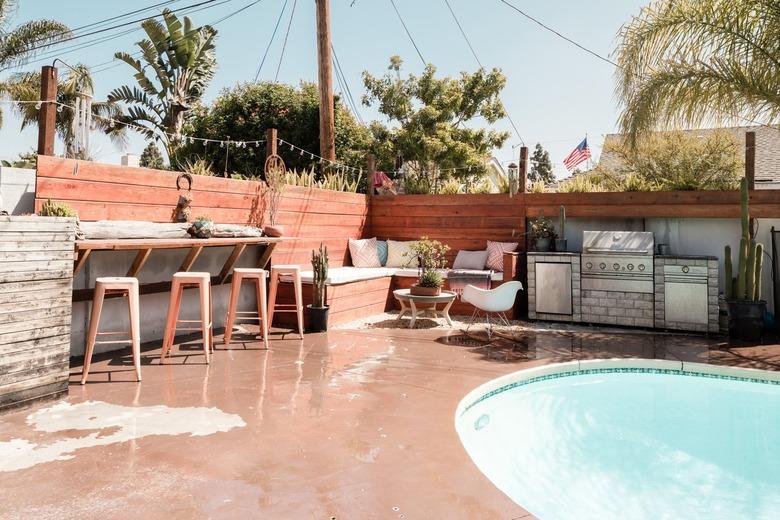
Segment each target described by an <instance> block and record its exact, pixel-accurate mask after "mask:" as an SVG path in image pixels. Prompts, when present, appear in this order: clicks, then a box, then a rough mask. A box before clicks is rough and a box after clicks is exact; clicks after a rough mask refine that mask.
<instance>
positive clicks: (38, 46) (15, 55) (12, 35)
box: [0, 0, 70, 125]
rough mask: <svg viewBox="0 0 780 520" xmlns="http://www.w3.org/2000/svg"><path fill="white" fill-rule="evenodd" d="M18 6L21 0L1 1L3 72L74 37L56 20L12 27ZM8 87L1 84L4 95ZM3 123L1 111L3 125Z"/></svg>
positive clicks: (1, 64)
mask: <svg viewBox="0 0 780 520" xmlns="http://www.w3.org/2000/svg"><path fill="white" fill-rule="evenodd" d="M18 3H19V2H18V1H17V0H0V70H6V69H9V68H11V67H16V66H19V65H22V64H23V63H24V60H25V59H27V58H29V57H30V56H32V55H33V54H34V53H35V52H36V51H39V50H43V49H45V48H46V47H47V46H48V45H52V44H54V43H57V42H58V41H60V40H63V39H65V38H67V37H68V36H70V29H69V28H68V26H67V25H65V24H63V23H60V22H57V21H54V20H31V21H29V22H26V23H24V24H22V25H20V26H18V27H14V28H11V27H9V24H10V18H11V15H12V14H13V12H14V11H15V10H16V7H17V6H18ZM7 86H8V85H7V83H5V82H0V94H4V95H8V91H7ZM2 122H3V112H2V110H1V109H0V125H2Z"/></svg>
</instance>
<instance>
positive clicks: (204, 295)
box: [199, 285, 211, 364]
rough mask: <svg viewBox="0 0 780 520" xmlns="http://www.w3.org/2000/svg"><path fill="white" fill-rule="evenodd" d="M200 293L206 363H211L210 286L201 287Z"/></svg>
mask: <svg viewBox="0 0 780 520" xmlns="http://www.w3.org/2000/svg"><path fill="white" fill-rule="evenodd" d="M199 292H200V320H201V330H202V331H203V352H204V354H206V363H207V364H208V363H210V362H211V345H210V343H211V342H210V341H209V338H210V336H211V333H210V332H209V328H210V325H211V324H210V323H209V318H210V316H209V315H210V313H211V310H210V307H211V305H209V303H210V299H211V296H210V295H209V286H208V285H201V286H200V288H199Z"/></svg>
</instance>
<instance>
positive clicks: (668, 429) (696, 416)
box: [455, 360, 780, 520]
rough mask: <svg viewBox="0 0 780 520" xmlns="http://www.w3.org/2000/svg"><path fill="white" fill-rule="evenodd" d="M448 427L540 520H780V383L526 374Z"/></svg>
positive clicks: (718, 373)
mask: <svg viewBox="0 0 780 520" xmlns="http://www.w3.org/2000/svg"><path fill="white" fill-rule="evenodd" d="M455 426H456V429H457V432H458V435H459V436H460V439H461V442H462V443H463V446H464V447H465V449H466V451H467V452H468V454H469V456H470V457H471V458H472V460H473V461H474V463H475V464H476V465H477V467H479V469H480V470H481V471H482V473H484V474H485V476H487V478H489V479H490V480H491V481H492V482H493V483H494V484H495V485H496V486H497V487H498V488H499V489H501V491H503V492H504V493H506V494H507V495H508V496H509V497H510V498H511V499H512V500H514V501H515V502H516V503H518V504H519V505H520V506H522V507H523V508H525V509H526V510H528V511H529V512H531V513H533V514H534V515H535V516H537V517H539V518H541V519H543V520H547V519H569V518H576V519H591V518H592V519H596V518H597V519H609V518H620V519H650V518H653V519H656V518H670V519H671V518H674V519H677V518H679V519H698V518H702V519H705V518H706V519H708V520H709V519H720V518H723V519H738V518H749V519H769V518H772V519H776V518H780V374H777V373H768V372H764V371H758V370H749V369H730V368H724V367H714V366H710V365H702V364H697V363H684V364H683V363H681V362H673V361H662V360H598V361H582V362H577V361H575V362H572V363H562V364H558V365H549V366H544V367H539V368H534V369H530V370H524V371H520V372H516V373H514V374H510V375H508V376H504V377H502V378H499V379H496V380H494V381H491V382H489V383H486V384H485V385H482V386H480V387H479V388H477V389H475V390H474V391H472V392H470V393H469V394H468V395H467V396H466V397H465V398H464V399H463V401H462V402H461V403H460V405H459V406H458V409H457V411H456V415H455Z"/></svg>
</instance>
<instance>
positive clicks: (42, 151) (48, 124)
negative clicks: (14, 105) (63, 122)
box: [38, 65, 57, 155]
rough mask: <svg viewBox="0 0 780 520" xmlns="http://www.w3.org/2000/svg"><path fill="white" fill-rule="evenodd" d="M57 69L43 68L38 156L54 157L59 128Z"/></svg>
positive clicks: (46, 66)
mask: <svg viewBox="0 0 780 520" xmlns="http://www.w3.org/2000/svg"><path fill="white" fill-rule="evenodd" d="M56 100H57V69H55V68H54V67H52V66H51V65H45V66H43V67H42V68H41V109H40V110H39V111H38V155H54V136H55V130H56V127H57V105H56V104H55V103H53V101H56Z"/></svg>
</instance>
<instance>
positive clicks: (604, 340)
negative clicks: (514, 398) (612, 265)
mask: <svg viewBox="0 0 780 520" xmlns="http://www.w3.org/2000/svg"><path fill="white" fill-rule="evenodd" d="M272 338H273V339H272V341H271V348H270V350H264V349H263V348H262V344H261V343H259V342H256V341H254V340H247V341H244V342H242V341H240V340H239V341H235V342H234V343H233V344H231V346H230V347H229V348H226V347H225V346H224V345H222V343H221V341H220V340H219V339H218V340H217V352H216V355H215V356H214V357H213V361H212V364H211V365H205V364H204V358H203V355H202V353H201V351H200V345H199V344H198V343H192V344H185V345H183V346H181V347H176V348H175V349H174V351H173V357H171V358H170V359H169V360H168V361H167V362H166V364H164V365H160V361H159V354H160V351H159V349H158V348H155V346H153V345H152V346H148V348H147V349H146V350H145V351H144V353H143V354H142V357H143V363H144V367H143V382H142V383H140V384H139V383H136V382H135V381H133V370H132V364H131V358H130V356H129V353H124V352H120V353H113V354H108V355H102V356H96V360H95V362H94V363H93V368H92V372H91V374H90V382H89V383H88V384H87V385H86V386H83V387H82V386H81V385H79V384H78V381H79V377H80V370H81V367H80V366H74V367H73V368H72V369H71V383H72V384H71V386H70V391H69V395H68V397H67V398H66V399H64V400H61V401H48V402H42V403H38V404H35V405H34V406H30V407H27V408H24V409H19V410H15V411H12V412H9V413H6V414H4V415H2V416H0V444H3V443H5V444H6V448H3V449H4V450H5V451H4V453H5V454H6V455H8V453H9V450H8V446H10V444H8V443H9V442H10V441H13V442H14V443H15V444H14V445H13V446H15V447H18V449H19V450H22V451H24V450H29V453H27V454H26V455H24V456H23V457H17V459H19V460H22V461H26V462H28V463H29V467H23V468H19V467H17V468H16V469H14V467H13V464H12V463H8V462H6V463H5V466H3V467H0V518H9V519H11V518H13V519H18V518H57V519H62V518H81V519H84V518H106V517H108V518H118V517H122V516H125V515H126V516H134V517H137V518H279V519H282V518H284V519H286V518H295V519H304V518H307V519H308V518H311V519H331V518H336V519H356V518H360V519H368V518H382V519H384V518H387V519H396V518H406V519H419V518H422V519H428V518H447V519H460V518H463V519H477V518H478V519H492V518H497V519H511V518H531V516H530V515H528V513H526V512H525V511H524V510H523V509H522V508H520V507H519V506H517V505H515V504H514V503H513V502H511V501H510V500H509V499H508V498H507V497H506V496H504V495H503V494H502V493H501V492H500V491H498V489H496V488H495V487H494V486H493V485H492V484H491V483H490V482H489V481H488V480H487V479H486V478H485V477H483V476H482V474H481V473H480V472H479V471H478V470H477V469H476V467H475V466H474V465H473V463H472V462H471V460H470V459H469V457H468V455H467V454H466V452H465V451H464V450H463V448H462V447H461V444H460V441H459V439H458V437H457V434H456V432H455V428H454V411H455V407H456V406H457V404H458V402H459V401H460V400H461V399H462V398H463V396H464V395H465V394H466V393H467V392H468V391H469V390H471V389H473V388H474V387H476V386H477V385H479V384H481V383H484V382H486V381H488V380H490V379H493V378H495V377H497V376H500V375H503V374H506V373H509V372H513V371H515V370H520V369H523V368H530V367H532V366H538V365H542V364H548V363H555V362H563V361H570V360H574V359H590V358H611V357H643V358H660V359H680V360H684V361H697V362H704V363H715V364H726V365H734V366H745V367H753V368H761V369H770V370H780V345H768V346H762V347H753V348H741V349H731V350H722V349H721V348H720V347H722V346H723V345H721V342H719V341H718V340H715V339H706V338H703V337H696V336H674V335H662V334H631V333H619V334H614V333H609V334H606V333H600V332H594V331H591V330H588V329H586V328H583V329H580V330H577V331H573V332H572V331H568V332H532V333H528V334H526V335H525V336H524V338H523V344H522V345H520V346H517V345H512V344H510V343H509V342H499V343H497V344H496V345H494V346H488V347H485V346H480V345H479V344H477V343H474V342H470V341H462V340H463V338H462V337H460V336H459V332H458V331H448V330H445V329H432V330H402V329H396V330H359V331H357V330H355V331H352V330H340V331H333V332H330V333H328V334H319V335H307V336H306V337H305V339H303V340H300V339H297V337H296V336H295V335H282V334H281V333H275V334H273V336H272ZM236 339H239V338H236ZM101 403H107V404H105V405H103V404H101ZM52 407H54V408H52ZM214 408H215V409H216V410H214ZM92 425H94V426H95V427H92ZM25 453H26V452H25ZM17 455H18V453H17ZM7 460H12V458H9V459H7ZM31 461H32V462H31ZM2 464H3V463H2V462H0V466H1V465H2ZM22 465H24V464H22Z"/></svg>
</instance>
